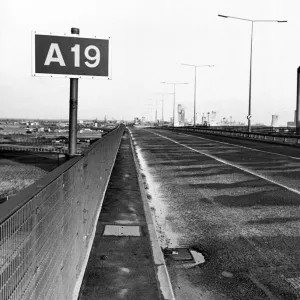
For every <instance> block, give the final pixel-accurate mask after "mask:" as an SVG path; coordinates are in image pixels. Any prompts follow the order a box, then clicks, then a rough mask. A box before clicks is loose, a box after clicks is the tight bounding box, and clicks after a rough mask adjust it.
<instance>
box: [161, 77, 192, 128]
mask: <svg viewBox="0 0 300 300" xmlns="http://www.w3.org/2000/svg"><path fill="white" fill-rule="evenodd" d="M161 83H164V84H173V86H174V101H173V127H175V90H176V89H175V86H176V85H177V84H188V83H187V82H165V81H163V82H161Z"/></svg>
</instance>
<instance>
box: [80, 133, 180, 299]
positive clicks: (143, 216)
mask: <svg viewBox="0 0 300 300" xmlns="http://www.w3.org/2000/svg"><path fill="white" fill-rule="evenodd" d="M78 299H79V300H87V299H88V300H94V299H101V300H111V299H116V300H118V299H130V300H134V299H143V300H148V299H149V300H156V299H159V300H169V299H175V298H174V294H173V291H172V287H171V283H170V278H169V275H168V273H167V269H166V265H165V260H164V257H163V254H162V251H161V248H160V246H159V243H158V239H157V235H156V232H155V228H154V223H153V220H152V216H151V211H150V208H149V205H148V199H147V196H146V192H145V190H144V186H143V180H142V176H141V173H140V170H139V163H138V161H137V158H136V155H135V153H134V151H133V146H132V141H131V137H130V133H129V132H128V131H127V130H126V132H125V134H124V135H123V137H122V141H121V144H120V148H119V151H118V154H117V157H116V162H115V166H114V169H113V171H112V174H111V178H110V182H109V184H108V187H107V191H106V194H105V198H104V202H103V206H102V210H101V213H100V216H99V220H98V223H97V228H96V234H95V239H94V242H93V246H92V249H91V253H90V257H89V260H88V264H87V268H86V271H85V274H84V278H83V281H82V285H81V289H80V293H79V297H78Z"/></svg>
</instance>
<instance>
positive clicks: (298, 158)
mask: <svg viewBox="0 0 300 300" xmlns="http://www.w3.org/2000/svg"><path fill="white" fill-rule="evenodd" d="M179 134H180V135H186V136H192V137H195V138H197V139H200V140H206V141H210V142H214V143H219V144H225V145H230V146H234V147H239V148H244V149H248V150H252V151H257V152H263V153H268V154H274V155H278V156H284V157H288V158H292V159H297V160H300V157H295V156H289V155H285V154H280V153H274V152H270V151H265V150H259V149H255V148H250V147H245V146H240V145H236V144H231V143H227V142H220V141H215V140H211V139H206V138H203V137H199V136H196V135H192V134H186V133H179Z"/></svg>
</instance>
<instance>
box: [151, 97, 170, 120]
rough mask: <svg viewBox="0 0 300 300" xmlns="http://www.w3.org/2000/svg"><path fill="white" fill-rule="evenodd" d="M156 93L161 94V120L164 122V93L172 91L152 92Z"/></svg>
mask: <svg viewBox="0 0 300 300" xmlns="http://www.w3.org/2000/svg"><path fill="white" fill-rule="evenodd" d="M154 94H156V95H162V99H161V120H162V123H164V95H173V93H154Z"/></svg>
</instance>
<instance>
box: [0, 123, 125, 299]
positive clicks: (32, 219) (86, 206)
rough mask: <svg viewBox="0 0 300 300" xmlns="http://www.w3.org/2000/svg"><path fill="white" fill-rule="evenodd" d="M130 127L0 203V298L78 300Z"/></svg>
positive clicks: (104, 138) (116, 132) (120, 127)
mask: <svg viewBox="0 0 300 300" xmlns="http://www.w3.org/2000/svg"><path fill="white" fill-rule="evenodd" d="M124 129H125V126H124V125H120V126H119V127H118V128H117V129H115V130H113V131H111V132H110V133H108V134H107V135H105V137H103V138H102V139H100V140H99V141H97V142H95V143H93V144H92V145H91V146H90V148H89V149H87V150H86V152H84V154H83V155H81V156H77V157H75V158H73V159H71V160H69V161H67V162H66V163H64V164H63V165H61V166H60V167H58V168H57V169H55V170H54V171H52V172H51V173H49V174H47V175H46V176H45V177H43V178H42V179H40V180H38V181H37V182H36V183H34V184H33V185H31V186H29V187H28V188H26V189H24V190H23V191H22V192H21V193H19V194H17V195H16V196H14V197H11V198H10V199H9V201H7V202H5V203H3V204H0V299H1V300H11V299H32V300H36V299H42V300H44V299H76V298H77V292H78V291H79V287H80V284H81V280H82V276H83V274H84V269H85V266H86V263H87V259H88V256H89V252H90V249H91V245H92V242H93V238H94V234H95V225H96V223H97V220H98V216H99V213H100V210H101V206H102V202H103V198H104V194H105V191H106V187H107V184H108V181H109V178H110V174H111V171H112V168H113V165H114V161H115V158H116V154H117V151H118V148H119V145H120V141H121V137H122V134H123V132H124Z"/></svg>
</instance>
